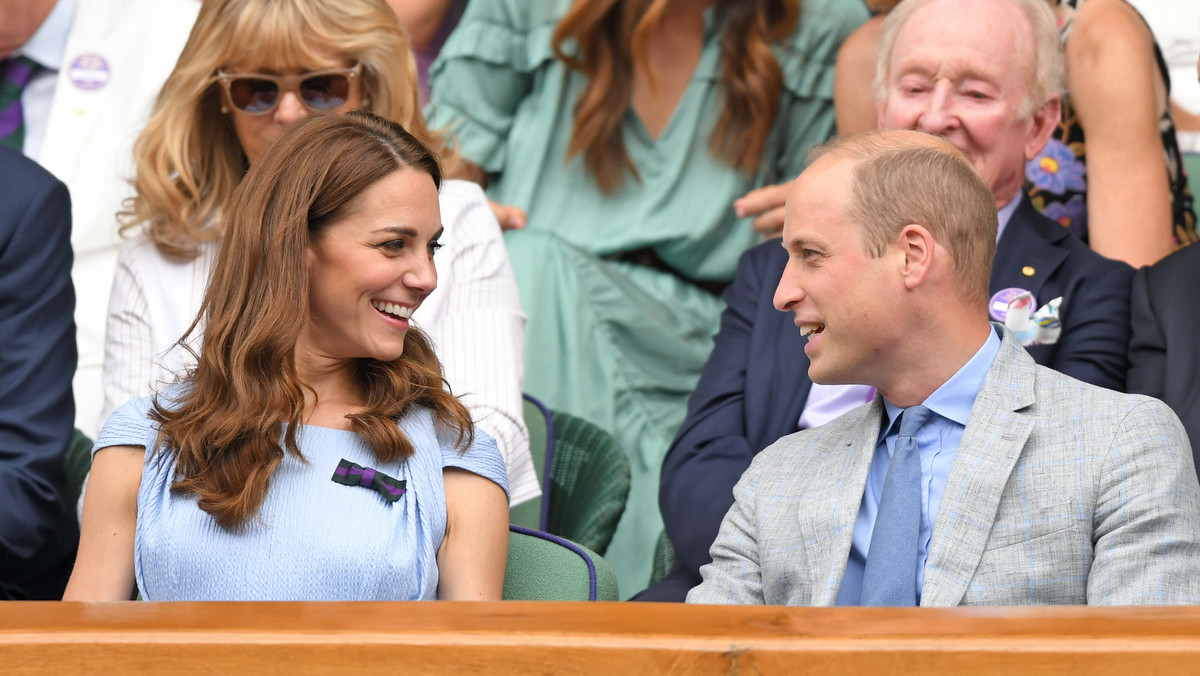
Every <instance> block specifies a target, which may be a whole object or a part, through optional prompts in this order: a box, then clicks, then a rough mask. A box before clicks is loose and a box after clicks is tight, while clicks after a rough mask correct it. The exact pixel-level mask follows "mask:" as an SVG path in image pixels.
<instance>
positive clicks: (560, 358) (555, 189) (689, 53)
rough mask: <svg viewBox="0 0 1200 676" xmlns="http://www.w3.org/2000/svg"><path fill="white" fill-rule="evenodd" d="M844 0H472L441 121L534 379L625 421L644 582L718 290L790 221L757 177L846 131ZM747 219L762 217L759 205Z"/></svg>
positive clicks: (781, 172) (556, 394)
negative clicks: (671, 452)
mask: <svg viewBox="0 0 1200 676" xmlns="http://www.w3.org/2000/svg"><path fill="white" fill-rule="evenodd" d="M866 18H867V11H866V9H865V8H864V7H863V6H862V5H861V3H859V2H855V1H852V0H801V1H799V2H798V1H797V0H710V1H709V2H704V1H700V0H697V1H692V2H678V1H673V0H646V1H644V2H641V1H636V0H617V1H616V2H612V1H611V0H576V1H575V2H572V1H571V0H536V1H531V0H471V2H470V3H469V4H468V6H467V10H466V13H465V14H464V15H463V17H462V21H461V22H460V23H459V26H458V28H457V29H456V30H455V32H454V34H452V35H451V36H450V39H449V40H448V41H447V42H446V44H445V46H444V47H443V48H442V52H441V55H440V57H439V60H438V62H437V63H436V64H434V67H433V70H432V75H431V90H432V99H431V103H430V109H429V120H430V123H431V124H433V125H434V126H435V127H450V128H451V129H453V130H454V132H455V133H456V134H457V136H458V140H459V143H460V149H461V152H462V155H463V157H464V158H465V159H467V160H470V161H471V162H473V163H474V164H475V165H477V166H478V167H479V169H480V177H481V178H483V179H486V184H487V187H488V196H489V197H490V199H491V200H493V202H494V203H495V206H494V208H495V209H496V211H497V215H499V216H501V220H502V222H505V221H507V222H508V224H509V225H510V226H511V227H516V228H518V229H514V230H510V231H509V232H508V233H507V234H506V236H505V240H506V243H507V245H508V248H509V257H510V258H511V259H512V263H513V268H514V270H515V272H516V276H517V283H518V285H519V286H520V289H521V300H522V305H523V307H524V309H525V312H526V313H527V314H528V315H529V323H528V324H527V326H526V331H525V350H526V355H528V359H527V360H526V372H525V390H526V391H527V392H529V393H531V394H533V395H535V396H537V397H539V398H540V399H542V400H543V401H544V402H545V403H546V404H547V405H548V406H550V407H551V408H553V409H555V410H559V411H565V412H567V413H571V414H574V415H577V416H580V417H582V418H585V419H587V420H589V421H591V422H593V423H596V424H598V425H599V426H601V427H603V428H604V429H607V430H609V431H610V432H612V433H613V435H614V436H615V437H616V439H617V440H618V441H619V442H620V443H621V445H622V446H623V447H624V448H625V450H626V452H627V454H628V455H629V459H630V463H631V469H632V485H631V490H630V497H629V503H628V506H627V508H626V511H625V514H624V516H623V517H622V520H621V523H620V525H619V526H618V529H617V533H616V535H615V536H614V539H613V542H612V545H611V546H610V547H609V550H608V552H607V554H608V555H607V556H606V558H607V559H608V560H609V561H610V562H611V563H612V565H613V567H614V569H615V570H616V571H617V575H618V578H619V579H620V582H621V585H622V587H623V589H624V590H625V592H626V595H628V594H631V593H633V592H636V591H638V590H640V589H641V588H642V587H644V586H645V585H646V583H647V582H648V580H649V574H650V564H651V555H652V552H653V545H654V541H655V538H656V537H657V536H658V533H659V531H660V530H661V528H662V522H661V519H660V517H659V514H658V506H657V495H658V473H659V469H660V466H661V463H662V457H663V455H664V453H665V452H666V450H667V447H668V446H669V445H670V442H671V438H672V436H673V435H674V433H675V431H676V430H677V429H678V427H679V425H680V424H681V422H682V421H683V416H684V414H685V412H686V405H687V398H688V396H689V395H690V394H691V392H692V390H693V388H694V386H695V383H696V380H697V378H698V377H699V374H700V370H701V368H702V367H703V365H704V362H705V360H706V359H707V358H708V354H709V351H710V350H711V347H712V335H713V333H714V332H715V331H716V329H717V323H718V319H719V315H720V312H721V309H722V303H721V300H720V298H719V297H718V296H717V295H715V292H719V289H720V288H721V287H722V286H723V285H724V283H727V282H728V281H729V280H731V279H732V278H733V273H734V270H735V267H736V263H737V259H738V257H739V256H740V254H741V253H742V252H743V251H744V250H745V249H747V248H748V247H749V246H751V245H752V244H754V243H755V242H756V241H759V240H760V239H761V237H762V234H761V233H759V232H757V231H756V230H755V225H756V224H755V222H754V221H755V219H754V218H753V217H754V216H761V217H760V218H759V219H757V220H758V223H757V225H759V226H761V229H763V230H765V231H769V230H770V229H771V228H772V227H774V226H776V225H778V217H779V214H778V213H770V214H763V215H759V214H754V213H752V212H753V204H752V202H753V193H752V195H751V201H750V202H749V203H748V202H746V201H743V202H740V203H739V207H740V208H739V209H738V211H740V212H742V214H743V216H744V217H739V216H738V214H737V213H735V208H734V202H735V201H736V200H739V198H743V197H744V196H746V195H747V193H751V191H754V190H757V189H764V188H766V189H768V190H769V189H770V186H773V185H775V184H780V183H784V182H786V181H789V180H791V179H792V178H794V177H795V176H796V175H797V174H799V173H800V171H801V170H802V169H803V167H804V165H805V156H806V154H807V151H808V148H809V146H810V145H812V144H814V143H819V142H822V141H824V140H826V139H827V138H828V137H829V136H830V135H831V134H832V133H833V129H834V118H833V100H832V98H833V63H834V60H835V58H836V55H837V50H838V46H839V45H840V44H841V42H842V40H843V39H845V37H846V36H847V35H848V34H849V33H851V32H852V31H853V30H854V29H855V28H857V27H858V26H859V24H861V23H862V22H863V21H865V20H866ZM748 212H749V213H748Z"/></svg>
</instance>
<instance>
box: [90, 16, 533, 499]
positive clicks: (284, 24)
mask: <svg viewBox="0 0 1200 676" xmlns="http://www.w3.org/2000/svg"><path fill="white" fill-rule="evenodd" d="M354 110H365V111H368V112H371V113H373V114H375V115H378V116H380V117H382V118H385V119H388V120H391V121H393V122H396V123H398V124H400V125H402V126H403V127H404V129H405V130H406V131H407V132H408V133H410V134H411V135H412V136H413V137H414V138H415V139H417V140H418V141H420V143H421V144H422V145H424V146H425V147H427V148H428V149H429V150H430V152H432V153H433V154H434V155H435V156H436V157H437V158H438V162H439V163H440V165H441V167H442V171H443V172H445V174H446V175H447V176H448V177H449V176H453V175H454V174H455V172H456V171H457V170H458V166H459V161H458V158H457V155H456V153H455V152H454V150H453V148H452V147H451V144H449V143H448V142H447V140H446V138H445V136H444V135H443V134H442V133H440V132H438V131H435V130H431V129H430V128H429V127H428V125H427V124H426V123H425V119H424V118H423V117H422V115H421V110H420V106H419V102H418V94H417V86H416V66H415V64H414V62H413V55H412V52H411V49H410V46H409V42H408V37H407V35H406V34H405V32H404V31H403V30H402V29H401V28H400V26H399V25H398V24H397V22H396V17H395V15H394V14H393V13H392V12H391V10H390V9H389V8H388V6H387V5H386V4H385V3H384V2H383V0H288V1H287V2H279V1H278V0H206V1H205V3H204V5H203V7H202V8H201V9H200V13H199V16H198V17H197V19H196V24H195V26H194V28H193V29H192V33H191V35H190V37H189V38H188V43H187V45H186V46H185V48H184V50H183V53H182V54H181V55H180V58H179V61H178V63H177V64H176V65H175V69H174V71H173V72H172V73H171V76H170V77H169V78H168V79H167V82H166V84H165V85H164V86H163V90H162V93H161V94H160V96H159V98H158V103H157V104H156V106H155V110H154V113H153V115H152V116H151V118H150V122H149V123H148V124H147V126H146V129H145V130H144V131H143V132H142V134H141V136H140V137H139V139H138V143H137V146H136V152H135V160H136V163H137V178H136V180H135V181H134V187H135V188H136V190H137V194H136V197H135V198H134V199H133V200H132V201H131V202H130V203H129V204H128V205H127V207H128V208H127V210H126V211H125V212H124V213H123V214H121V216H120V219H121V221H122V229H123V231H124V232H125V233H126V234H129V235H131V236H132V237H131V240H130V241H129V242H127V243H126V244H125V245H124V246H123V247H122V248H121V253H120V257H119V259H118V262H117V269H116V271H115V276H114V281H113V288H112V295H111V297H110V300H109V306H108V318H107V325H106V327H105V341H104V343H105V349H104V353H105V357H104V369H103V375H102V382H103V386H104V406H103V409H102V417H101V420H100V422H101V423H103V422H104V420H106V419H107V418H108V416H109V415H111V414H112V412H113V411H115V410H116V409H117V407H118V406H120V405H121V404H123V403H125V402H126V401H129V400H130V399H133V398H136V397H141V396H145V395H148V394H152V393H154V392H158V391H161V389H162V388H163V387H164V386H165V385H166V384H169V383H171V382H174V381H175V380H177V379H178V378H179V377H180V376H181V375H182V374H184V373H186V371H187V369H188V368H189V367H190V366H192V365H193V363H194V359H193V357H192V352H194V351H195V348H196V347H197V346H196V345H192V346H190V348H191V349H190V350H189V349H188V346H184V345H181V344H179V339H180V336H182V335H183V334H184V331H185V330H186V329H187V328H188V326H189V325H190V324H191V323H192V320H193V319H195V317H196V315H197V311H198V310H199V308H200V301H201V299H202V298H203V295H204V291H205V285H206V284H207V281H208V279H209V278H210V275H211V271H212V269H213V266H214V262H215V259H216V253H217V248H218V243H219V240H220V239H221V238H222V237H223V236H224V235H225V233H226V232H227V230H228V222H227V214H228V209H229V204H230V199H231V195H232V194H233V191H234V190H235V189H236V188H237V186H238V185H239V183H240V182H241V181H242V180H243V178H244V177H245V176H246V173H247V171H248V170H249V169H250V168H251V167H253V166H254V165H256V164H257V163H258V162H259V161H260V158H261V157H262V155H263V153H264V152H265V151H266V149H267V148H269V147H270V145H271V144H272V143H274V142H275V141H276V140H277V139H278V138H279V137H280V136H282V135H283V134H284V133H285V132H286V130H287V129H289V128H290V127H291V126H292V125H294V124H296V123H297V122H298V121H300V120H304V119H306V118H310V117H314V116H321V115H341V114H345V113H348V112H350V111H354ZM337 152H339V151H338V150H333V151H331V156H332V155H335V154H337ZM321 159H322V160H328V159H329V158H328V157H324V158H321ZM433 196H434V197H438V195H436V194H435V195H433ZM431 204H432V205H433V208H434V210H435V213H434V214H433V215H434V216H435V217H437V219H440V225H441V226H443V227H445V234H444V237H443V238H442V240H441V241H442V242H443V243H444V244H445V250H444V251H443V252H442V255H441V256H439V257H438V259H437V261H436V262H435V267H436V268H437V273H438V276H439V278H440V280H441V283H440V284H439V285H438V289H437V290H436V291H433V292H432V293H430V294H429V296H428V298H427V299H426V301H425V303H424V308H423V310H422V311H421V313H420V314H419V315H418V316H417V319H416V320H414V321H415V322H416V323H418V324H419V325H420V326H421V328H422V329H423V330H424V331H425V333H426V335H427V336H428V337H429V339H430V342H431V343H432V344H433V345H434V348H435V350H437V353H438V357H439V359H440V360H441V361H442V363H443V364H444V366H445V369H446V378H447V380H448V381H449V382H450V383H451V384H452V385H453V387H454V390H455V391H456V392H461V393H465V394H464V396H463V402H464V403H465V404H466V406H467V407H468V409H469V410H470V412H471V417H472V418H473V419H474V420H475V422H476V423H477V424H478V425H479V426H480V428H481V429H483V430H485V431H486V432H487V433H488V434H489V435H491V436H492V437H493V438H494V439H495V440H496V443H497V445H498V446H499V448H500V451H501V453H502V454H503V455H504V457H505V461H506V466H507V467H508V474H509V480H510V485H511V488H512V494H511V495H512V500H513V502H514V503H519V502H522V501H524V500H529V499H531V498H533V497H536V496H537V495H538V494H539V492H540V491H539V488H538V479H537V475H536V473H535V471H534V468H533V460H532V457H531V456H530V453H529V436H528V431H527V430H526V428H525V425H524V422H523V418H522V401H521V371H522V368H523V364H522V338H523V330H524V325H525V315H524V314H523V313H522V312H521V307H520V298H519V292H518V290H517V286H516V280H515V279H514V277H513V273H512V269H511V266H510V264H509V259H508V254H507V253H506V251H505V246H504V241H503V240H502V239H501V236H500V226H499V224H498V223H497V222H496V219H495V217H494V216H493V215H492V212H491V210H490V209H489V208H488V203H487V200H486V198H485V197H484V195H483V192H482V191H481V190H480V189H479V187H478V186H476V185H475V184H472V183H468V182H466V181H459V180H446V181H444V182H443V183H442V185H441V189H440V199H437V200H436V201H434V202H431ZM435 220H436V219H435ZM390 225H396V226H397V227H403V228H408V227H411V226H412V223H409V222H404V223H398V224H390ZM391 239H397V238H395V237H393V238H391ZM401 239H402V238H401ZM375 251H379V250H375ZM193 335H199V334H198V332H197V333H193ZM80 394H81V393H79V392H77V393H76V396H80Z"/></svg>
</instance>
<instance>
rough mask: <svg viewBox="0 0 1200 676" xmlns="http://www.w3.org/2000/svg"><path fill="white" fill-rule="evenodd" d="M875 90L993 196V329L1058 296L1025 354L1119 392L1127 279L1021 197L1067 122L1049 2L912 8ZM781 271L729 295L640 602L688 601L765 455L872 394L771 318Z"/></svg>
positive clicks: (767, 256) (784, 320)
mask: <svg viewBox="0 0 1200 676" xmlns="http://www.w3.org/2000/svg"><path fill="white" fill-rule="evenodd" d="M877 80H878V82H877V84H878V87H877V89H876V95H877V97H878V100H879V119H880V124H881V126H883V127H890V128H907V129H919V130H922V131H927V132H930V133H933V134H937V135H941V136H944V137H945V138H946V139H947V140H948V141H950V142H951V143H952V144H954V145H955V146H956V147H958V148H959V150H961V151H962V152H964V153H965V154H966V155H967V156H968V157H969V158H970V159H971V162H972V164H973V165H974V166H975V168H976V169H977V170H978V171H979V173H980V174H982V175H983V177H984V179H985V181H986V182H987V184H988V186H989V187H990V188H991V190H992V196H993V202H994V208H995V209H996V210H997V211H998V217H999V223H1000V228H999V235H998V236H997V234H996V233H995V232H993V233H992V234H990V235H985V234H983V233H975V234H974V235H973V236H974V237H984V238H988V237H990V238H994V240H995V241H996V254H995V258H994V260H993V261H992V267H991V270H992V273H991V279H990V283H989V289H988V290H989V293H990V294H991V295H990V296H989V303H988V307H987V310H986V312H985V314H984V315H983V317H984V318H986V317H988V316H990V317H991V318H992V319H994V320H997V321H1003V320H1004V319H1005V316H1006V314H1005V313H1006V302H1007V301H1008V300H1009V299H1011V298H1013V297H1014V296H1015V295H1016V294H1018V293H1021V292H1024V291H1028V292H1029V293H1030V294H1031V297H1032V298H1033V299H1035V300H1034V302H1035V303H1036V304H1037V305H1035V307H1037V306H1041V305H1046V304H1048V303H1049V302H1050V301H1052V300H1054V299H1056V298H1061V299H1062V301H1061V305H1059V313H1060V314H1059V320H1060V321H1061V327H1062V332H1061V334H1060V335H1059V336H1058V339H1057V341H1056V342H1054V343H1053V344H1040V345H1033V344H1031V345H1027V346H1026V348H1025V349H1026V350H1027V351H1028V352H1029V354H1030V355H1031V356H1032V357H1033V358H1034V360H1035V361H1037V362H1038V363H1039V364H1042V365H1043V366H1048V367H1050V368H1053V369H1055V370H1057V371H1059V372H1062V373H1065V374H1067V375H1069V376H1072V377H1075V378H1078V379H1079V380H1082V381H1084V382H1088V383H1091V384H1094V385H1100V386H1103V387H1108V388H1111V389H1114V390H1121V389H1123V388H1124V384H1125V371H1126V368H1127V358H1126V349H1127V346H1128V341H1129V326H1128V319H1129V297H1130V290H1129V289H1130V278H1131V276H1132V270H1130V268H1129V267H1128V266H1126V265H1124V264H1123V263H1118V262H1115V261H1109V260H1107V259H1104V258H1102V257H1100V256H1099V255H1097V254H1096V253H1095V252H1093V251H1091V250H1090V249H1088V247H1087V246H1086V245H1085V244H1084V243H1083V242H1081V241H1079V240H1078V239H1076V238H1075V237H1073V236H1072V235H1070V234H1069V233H1068V232H1067V231H1066V230H1065V229H1064V228H1062V227H1061V226H1059V225H1058V224H1057V223H1054V222H1053V221H1050V220H1049V219H1047V218H1045V217H1043V216H1042V215H1041V214H1039V213H1038V212H1037V211H1036V210H1035V209H1034V208H1033V206H1032V205H1031V204H1030V203H1029V200H1028V198H1026V197H1024V195H1023V191H1022V190H1021V180H1022V177H1023V175H1024V162H1025V160H1026V159H1029V158H1032V157H1034V156H1035V155H1036V154H1037V153H1038V151H1039V150H1041V148H1042V146H1043V145H1044V144H1045V143H1046V140H1047V138H1048V137H1049V135H1050V133H1051V131H1052V130H1053V126H1054V124H1055V121H1056V120H1057V119H1058V115H1059V95H1058V90H1059V88H1060V83H1061V81H1062V55H1061V52H1060V47H1059V38H1058V32H1057V28H1056V26H1055V23H1054V18H1053V16H1052V15H1051V13H1050V11H1049V9H1048V8H1047V7H1046V3H1045V2H1044V1H1043V0H906V2H904V3H903V4H901V5H900V6H899V7H898V8H897V9H896V10H894V11H893V12H892V14H891V15H890V16H889V18H888V21H887V23H886V24H885V28H884V35H883V37H882V38H881V53H880V63H879V68H878V74H877ZM789 189H790V188H789ZM786 263H787V255H786V253H785V252H784V251H783V249H782V248H781V247H779V245H778V242H775V241H773V242H767V243H765V244H763V245H761V246H759V247H756V248H754V249H751V250H750V251H749V252H747V253H746V254H745V256H744V257H743V258H742V261H741V264H740V265H739V268H738V273H737V277H736V279H735V280H734V282H733V285H732V286H730V288H729V289H728V290H727V291H726V294H725V300H726V303H727V305H728V309H727V310H726V311H725V314H724V315H723V317H722V320H721V329H720V332H719V333H718V334H717V338H716V344H715V346H714V349H713V353H712V356H711V357H710V359H709V362H708V364H707V365H706V366H705V370H704V373H703V375H702V376H701V379H700V383H699V384H698V386H697V388H696V392H695V394H694V395H693V396H692V399H691V402H690V404H689V407H688V416H687V418H686V420H685V421H684V424H683V426H682V427H681V429H680V431H679V434H678V435H677V436H676V438H675V441H674V443H673V444H672V447H671V450H670V451H669V452H668V454H667V457H666V459H665V461H664V463H663V471H662V478H661V484H660V487H661V489H660V493H659V505H660V507H661V508H662V513H663V522H664V523H665V525H666V530H667V534H668V535H669V536H670V538H671V542H672V544H673V545H674V547H675V551H676V555H677V563H676V566H675V568H674V569H673V570H672V571H671V573H670V574H669V575H668V576H667V577H666V578H665V579H664V580H662V581H660V582H659V583H658V584H656V585H654V586H652V587H651V588H650V589H648V590H646V591H645V592H643V594H642V595H641V596H640V597H639V598H640V599H643V600H661V601H668V600H675V601H679V600H682V599H683V597H684V596H685V595H686V593H687V590H688V589H690V588H691V587H693V586H695V585H696V584H698V583H699V582H700V576H699V569H700V566H702V565H703V564H705V563H707V562H708V560H709V556H708V549H709V545H711V544H712V541H713V538H715V537H716V534H717V527H718V525H719V524H720V521H721V517H722V516H723V515H724V514H725V511H726V510H727V509H728V508H729V505H730V504H731V503H732V501H733V494H732V488H733V485H734V483H735V482H736V481H737V480H738V477H740V476H741V475H742V472H744V471H745V470H746V468H747V467H749V466H750V462H751V460H752V459H753V458H754V455H755V454H757V453H758V452H759V451H761V450H762V449H764V448H766V447H767V446H769V445H770V444H772V443H774V442H775V440H777V439H779V438H780V437H782V436H784V435H787V434H791V433H793V432H795V431H797V430H802V429H808V428H811V427H816V426H818V425H821V424H823V423H825V422H827V421H829V420H832V419H834V418H836V417H838V416H839V415H842V414H843V413H845V412H847V411H849V410H851V409H853V408H855V407H857V406H859V405H860V404H862V403H863V402H865V401H870V400H871V398H872V397H873V396H874V392H873V391H872V389H871V388H870V387H867V386H862V385H858V386H855V385H841V386H833V385H826V384H814V383H813V381H811V380H810V379H809V377H808V375H807V373H806V371H807V369H808V366H809V363H808V360H807V358H806V357H805V355H804V353H803V350H802V347H803V340H802V339H801V338H800V336H799V334H798V333H797V332H796V330H795V327H793V326H792V324H791V318H790V317H789V316H788V315H786V314H784V313H780V312H779V311H777V310H776V309H775V308H774V307H773V306H772V296H773V294H774V292H775V286H776V284H778V282H779V279H780V276H781V275H782V274H783V270H784V266H785V265H786Z"/></svg>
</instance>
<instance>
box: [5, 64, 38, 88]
mask: <svg viewBox="0 0 1200 676" xmlns="http://www.w3.org/2000/svg"><path fill="white" fill-rule="evenodd" d="M36 70H37V62H36V61H34V60H33V59H31V58H29V57H28V56H13V57H9V58H7V59H4V60H3V61H0V78H3V79H4V80H7V81H9V82H11V83H13V84H14V85H16V87H17V89H24V88H25V85H27V84H29V81H30V80H32V79H33V73H34V71H36Z"/></svg>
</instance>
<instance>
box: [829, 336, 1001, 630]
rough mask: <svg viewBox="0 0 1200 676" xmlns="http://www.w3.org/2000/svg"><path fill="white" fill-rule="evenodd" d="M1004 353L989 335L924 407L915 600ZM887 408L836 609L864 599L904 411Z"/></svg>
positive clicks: (886, 405)
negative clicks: (979, 398)
mask: <svg viewBox="0 0 1200 676" xmlns="http://www.w3.org/2000/svg"><path fill="white" fill-rule="evenodd" d="M999 350H1000V337H999V336H998V335H997V334H996V332H995V331H994V330H993V331H991V332H989V333H988V337H987V340H985V341H984V343H983V346H982V347H980V348H979V350H978V351H977V352H976V353H975V356H973V357H971V359H970V360H968V361H967V363H966V364H964V365H963V367H962V368H960V369H959V370H958V373H955V374H954V376H953V377H951V378H950V380H947V381H946V382H945V383H943V384H942V386H941V387H939V388H938V389H937V390H935V391H934V392H933V394H931V395H929V398H928V399H926V400H925V401H923V402H921V403H922V405H924V406H925V407H926V408H928V409H929V410H930V411H932V412H933V414H934V415H933V416H931V417H930V419H929V422H928V423H926V424H925V426H924V427H922V428H921V430H920V431H919V432H918V433H917V447H918V449H919V453H920V455H921V529H920V544H921V552H920V554H919V555H918V557H917V563H918V570H917V598H918V600H919V599H920V596H921V590H922V589H923V587H924V583H925V561H926V560H927V559H928V558H929V543H930V541H931V540H932V538H933V525H934V523H936V522H937V514H938V507H939V506H940V505H941V502H942V491H943V490H944V489H945V487H946V478H947V477H948V476H949V475H950V466H951V465H953V464H954V457H955V456H956V455H957V454H958V444H959V442H960V441H962V435H963V431H964V430H965V429H966V427H967V419H968V418H969V417H970V416H971V407H972V406H974V405H975V397H976V395H978V394H979V389H980V388H981V387H983V381H984V380H985V379H986V378H987V372H988V369H990V368H991V366H992V361H993V360H994V359H995V358H996V353H997V352H999ZM883 406H884V409H885V411H886V414H887V421H886V422H885V423H884V424H883V426H882V429H881V431H880V435H879V445H877V446H876V447H875V456H874V458H872V460H871V470H870V473H869V474H868V475H867V486H866V490H865V491H864V492H863V500H862V507H860V508H859V510H858V520H857V521H855V523H854V539H853V540H852V542H851V545H850V558H849V559H848V560H847V562H846V573H845V575H843V577H842V586H841V589H840V590H839V591H838V597H837V605H839V606H856V605H859V599H860V596H861V594H862V579H863V570H864V569H865V567H866V563H867V553H868V550H869V549H870V547H871V533H872V531H873V530H874V528H875V516H876V514H877V513H878V511H879V499H880V497H882V495H883V483H884V479H886V478H887V471H888V465H889V464H890V463H891V461H892V453H893V451H894V449H895V445H896V437H897V435H898V434H899V430H898V429H897V426H896V420H897V419H898V418H899V417H900V413H901V412H903V411H904V409H903V408H901V407H899V406H896V405H895V404H893V403H892V402H890V401H888V400H886V399H884V401H883Z"/></svg>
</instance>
